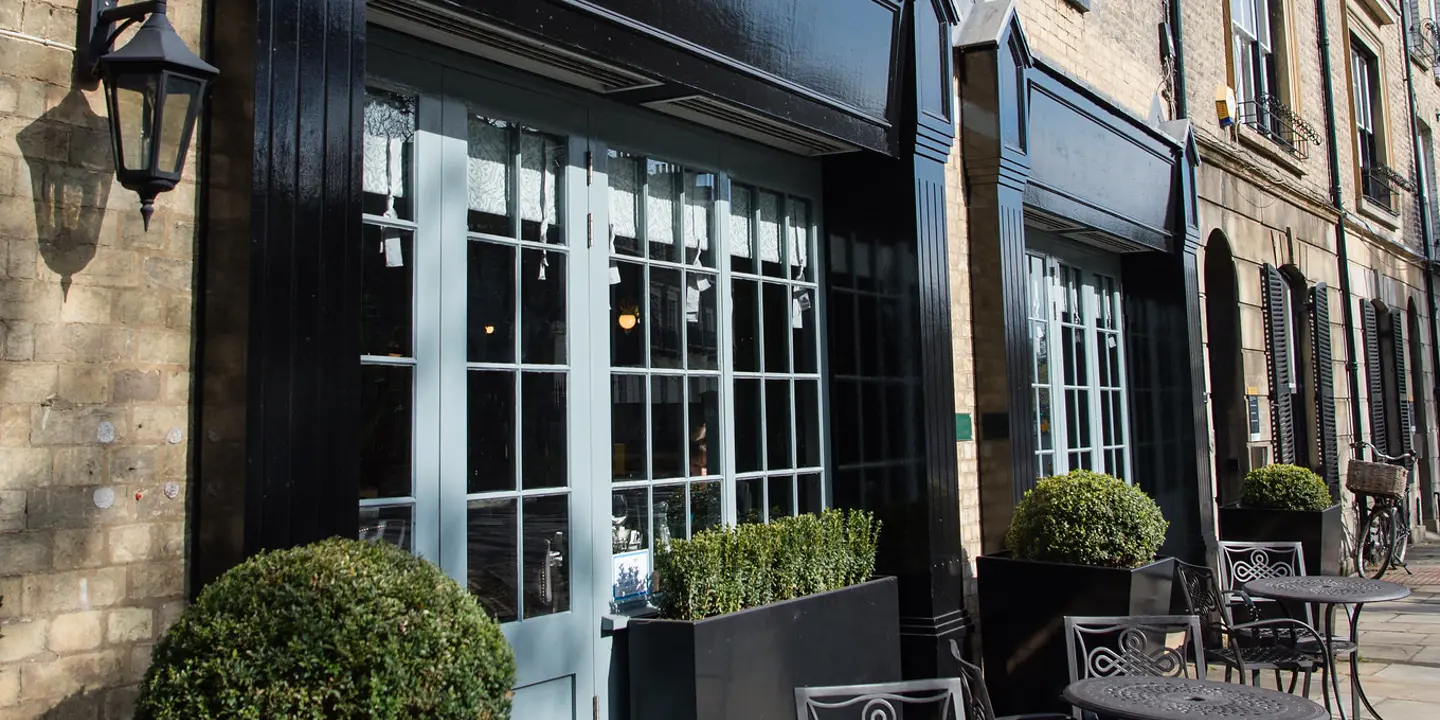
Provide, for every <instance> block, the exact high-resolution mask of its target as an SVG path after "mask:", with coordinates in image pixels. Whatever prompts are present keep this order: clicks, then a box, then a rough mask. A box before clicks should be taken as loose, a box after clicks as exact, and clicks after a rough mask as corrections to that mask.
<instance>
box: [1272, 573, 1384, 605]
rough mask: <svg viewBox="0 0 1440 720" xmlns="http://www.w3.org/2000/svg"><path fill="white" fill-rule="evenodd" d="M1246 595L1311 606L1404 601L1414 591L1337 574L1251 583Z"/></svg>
mask: <svg viewBox="0 0 1440 720" xmlns="http://www.w3.org/2000/svg"><path fill="white" fill-rule="evenodd" d="M1245 592H1247V593H1249V594H1251V595H1254V596H1256V597H1263V598H1270V599H1272V600H1294V601H1298V602H1308V603H1372V602H1389V601H1391V600H1400V599H1402V598H1406V597H1409V596H1410V588H1407V587H1405V586H1404V585H1400V584H1398V583H1392V582H1386V581H1384V580H1371V579H1369V578H1362V577H1340V576H1335V575H1300V576H1296V577H1274V578H1266V579H1264V580H1251V581H1250V582H1247V583H1245Z"/></svg>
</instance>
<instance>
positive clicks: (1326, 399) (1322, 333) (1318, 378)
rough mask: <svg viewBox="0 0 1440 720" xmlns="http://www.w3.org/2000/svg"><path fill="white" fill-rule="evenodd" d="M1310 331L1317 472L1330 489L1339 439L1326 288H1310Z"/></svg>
mask: <svg viewBox="0 0 1440 720" xmlns="http://www.w3.org/2000/svg"><path fill="white" fill-rule="evenodd" d="M1310 321H1311V326H1310V332H1311V335H1310V337H1311V339H1312V341H1313V342H1312V343H1311V344H1312V345H1314V346H1315V358H1314V360H1315V415H1316V418H1315V427H1316V428H1317V429H1318V430H1319V435H1320V437H1319V440H1320V465H1321V467H1320V475H1321V476H1322V477H1324V478H1325V482H1326V483H1328V484H1329V485H1330V489H1331V491H1332V492H1338V490H1339V487H1340V441H1339V439H1338V433H1337V432H1336V429H1335V355H1334V353H1333V352H1331V349H1330V288H1328V287H1326V286H1325V283H1319V284H1318V285H1316V286H1315V287H1313V288H1311V289H1310Z"/></svg>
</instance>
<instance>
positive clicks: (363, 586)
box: [137, 540, 515, 720]
mask: <svg viewBox="0 0 1440 720" xmlns="http://www.w3.org/2000/svg"><path fill="white" fill-rule="evenodd" d="M514 679H515V661H514V657H513V656H512V654H511V651H510V647H509V646H508V645H507V644H506V641H505V638H504V636H503V635H502V634H501V632H500V627H499V625H497V624H496V622H495V621H494V620H493V619H491V618H490V617H488V616H487V615H486V614H485V612H484V611H483V610H482V609H481V607H480V605H479V604H478V603H476V601H475V599H474V598H473V597H471V596H470V594H469V593H467V592H466V591H465V590H464V589H463V588H461V587H460V586H459V585H458V584H456V583H455V581H453V580H451V579H450V578H449V577H447V576H446V575H445V574H444V573H443V572H441V571H440V569H439V568H437V567H435V566H434V565H432V564H430V563H429V562H426V561H425V560H421V559H419V558H417V557H415V556H413V555H411V554H410V553H407V552H404V551H402V550H399V549H397V548H394V547H392V546H389V545H385V544H378V543H365V542H359V541H355V540H327V541H325V542H321V543H317V544H314V545H310V546H306V547H300V548H295V549H291V550H284V551H279V552H271V553H261V554H259V555H256V556H254V557H252V558H250V559H249V560H247V561H246V562H244V563H242V564H241V565H239V566H236V567H235V568H233V569H231V570H230V571H229V572H227V573H225V575H224V576H222V577H221V578H220V579H218V580H216V581H215V582H214V583H212V584H211V585H209V586H208V587H206V588H205V590H204V591H203V592H201V593H200V597H199V598H198V599H197V600H196V601H195V604H194V605H192V606H191V607H190V608H188V609H187V610H186V611H185V613H184V615H183V616H182V617H181V618H180V620H179V621H178V622H176V624H175V625H174V627H172V628H171V629H170V630H169V632H167V633H166V635H165V637H164V638H162V639H161V640H160V642H159V644H157V645H156V646H155V650H154V654H153V658H152V664H151V666H150V669H149V671H148V672H147V673H146V674H145V678H144V681H143V682H142V685H141V691H140V699H139V702H138V707H137V717H138V718H141V719H142V720H145V719H150V720H203V719H214V720H221V719H224V720H229V719H231V718H234V719H236V720H239V719H242V718H243V719H245V720H250V719H253V720H269V719H270V718H291V719H302V718H303V719H306V720H312V719H313V720H334V719H335V718H355V719H358V718H394V719H395V720H400V719H401V718H407V719H408V718H418V717H424V718H441V719H445V720H501V719H502V718H508V717H509V716H510V688H511V685H512V684H513V682H514Z"/></svg>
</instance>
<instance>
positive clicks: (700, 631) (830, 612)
mask: <svg viewBox="0 0 1440 720" xmlns="http://www.w3.org/2000/svg"><path fill="white" fill-rule="evenodd" d="M625 632H626V633H627V634H628V635H629V637H628V638H627V640H628V644H629V659H630V668H629V674H630V717H631V718H632V719H633V720H687V719H691V718H693V719H694V720H710V719H713V720H723V719H725V718H747V720H782V719H783V720H793V718H794V717H795V688H797V687H802V686H814V685H851V684H860V683H878V682H892V681H895V680H899V679H900V609H899V600H898V595H897V592H896V582H895V578H880V579H876V580H871V581H870V582H866V583H861V584H860V585H853V586H851V587H847V588H841V589H839V590H832V591H830V592H825V593H820V594H818V595H810V596H808V597H803V598H797V599H795V600H786V601H784V602H778V603H775V604H773V605H765V606H763V607H757V608H750V609H748V610H741V611H740V612H735V613H729V614H727V615H720V616H718V617H713V618H706V619H705V620H700V621H698V622H688V621H683V620H632V621H630V623H629V626H628V628H627V629H626V630H625Z"/></svg>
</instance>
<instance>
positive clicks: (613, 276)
mask: <svg viewBox="0 0 1440 720" xmlns="http://www.w3.org/2000/svg"><path fill="white" fill-rule="evenodd" d="M610 284H611V285H619V284H620V268H618V267H615V266H614V265H611V266H610Z"/></svg>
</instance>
